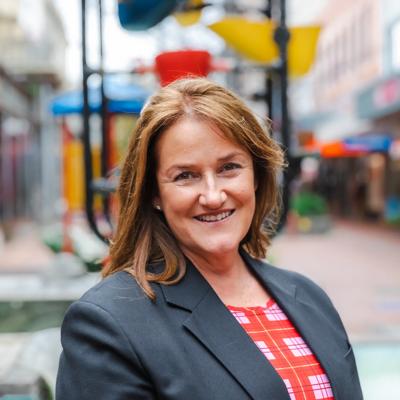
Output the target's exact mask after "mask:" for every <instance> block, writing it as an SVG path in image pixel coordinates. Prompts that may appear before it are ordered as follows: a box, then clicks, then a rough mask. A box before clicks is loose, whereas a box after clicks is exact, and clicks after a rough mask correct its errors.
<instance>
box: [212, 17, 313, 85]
mask: <svg viewBox="0 0 400 400" xmlns="http://www.w3.org/2000/svg"><path fill="white" fill-rule="evenodd" d="M276 26H277V25H276V23H275V22H274V21H271V20H269V19H267V18H263V19H257V20H251V19H247V18H244V17H240V16H232V17H227V18H224V19H222V20H221V21H218V22H216V23H214V24H211V25H209V28H210V29H211V30H212V31H214V32H215V33H217V34H218V35H219V36H221V37H222V38H223V39H224V40H225V42H226V43H227V44H228V45H229V46H230V47H232V48H233V49H234V50H235V51H237V52H238V53H239V54H241V55H242V56H244V57H245V58H247V59H249V60H251V61H255V62H258V63H262V64H272V63H274V62H275V61H277V60H278V59H279V50H278V46H277V44H276V43H275V40H274V32H275V29H276ZM320 30H321V28H320V26H299V27H293V28H290V29H289V32H290V40H289V43H288V66H289V75H290V76H291V77H293V78H295V77H300V76H302V75H304V74H306V73H307V72H308V71H309V70H310V68H311V65H312V63H313V62H314V59H315V54H316V50H317V43H318V37H319V33H320Z"/></svg>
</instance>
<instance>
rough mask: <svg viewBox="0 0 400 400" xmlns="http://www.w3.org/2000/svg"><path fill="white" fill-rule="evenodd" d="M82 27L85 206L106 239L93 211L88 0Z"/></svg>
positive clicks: (83, 7) (83, 1) (83, 3)
mask: <svg viewBox="0 0 400 400" xmlns="http://www.w3.org/2000/svg"><path fill="white" fill-rule="evenodd" d="M81 11H82V15H81V16H82V19H81V22H82V24H81V28H82V90H83V108H82V118H83V134H82V141H83V147H84V164H85V207H86V216H87V219H88V223H89V226H90V228H91V229H92V230H93V232H94V233H95V234H96V235H97V236H98V237H99V238H100V239H101V240H103V241H106V239H105V238H104V237H103V235H102V234H101V233H100V231H99V229H98V228H97V224H96V220H95V215H94V211H93V200H94V194H93V190H92V187H91V184H92V180H93V167H92V151H91V144H90V113H91V111H90V106H89V87H88V79H89V77H90V75H91V73H92V72H91V70H90V68H89V67H88V65H87V59H86V51H87V48H86V0H81Z"/></svg>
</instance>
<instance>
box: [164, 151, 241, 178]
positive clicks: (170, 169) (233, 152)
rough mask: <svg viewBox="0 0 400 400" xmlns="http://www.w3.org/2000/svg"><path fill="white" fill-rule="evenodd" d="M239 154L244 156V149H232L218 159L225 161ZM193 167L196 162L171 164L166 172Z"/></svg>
mask: <svg viewBox="0 0 400 400" xmlns="http://www.w3.org/2000/svg"><path fill="white" fill-rule="evenodd" d="M237 156H242V157H243V156H244V153H243V152H242V151H232V152H231V153H228V154H227V155H226V156H223V157H220V158H218V160H217V161H218V162H225V161H228V160H231V159H233V158H235V157H237ZM193 167H195V164H174V165H171V166H170V167H169V168H168V169H167V170H166V173H169V172H171V171H172V170H174V169H177V170H185V169H191V168H193Z"/></svg>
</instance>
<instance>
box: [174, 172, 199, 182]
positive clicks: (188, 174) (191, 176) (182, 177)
mask: <svg viewBox="0 0 400 400" xmlns="http://www.w3.org/2000/svg"><path fill="white" fill-rule="evenodd" d="M194 178H195V174H194V173H193V172H190V171H183V172H181V173H180V174H178V175H177V176H175V178H174V182H177V181H184V180H188V179H194Z"/></svg>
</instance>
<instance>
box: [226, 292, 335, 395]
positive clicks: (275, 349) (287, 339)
mask: <svg viewBox="0 0 400 400" xmlns="http://www.w3.org/2000/svg"><path fill="white" fill-rule="evenodd" d="M227 307H228V309H229V310H230V312H231V313H232V315H233V316H234V317H235V318H236V320H237V321H238V322H239V323H240V324H241V326H242V327H243V329H244V330H245V331H246V332H247V334H248V335H249V336H250V337H251V338H252V339H253V341H254V343H255V344H256V345H257V347H258V348H259V349H260V351H261V352H262V353H263V354H264V356H265V358H266V359H267V360H268V361H269V362H270V363H271V365H272V366H273V367H274V368H275V370H276V371H277V373H278V374H279V375H280V377H281V378H282V380H283V382H284V383H285V386H286V388H287V390H288V393H289V396H290V400H319V399H327V400H334V397H333V393H332V388H331V384H330V382H329V379H328V377H327V376H326V374H325V371H324V370H323V368H322V366H321V365H320V363H319V362H318V360H317V359H316V358H315V356H314V355H313V353H312V351H311V349H310V348H309V347H308V346H307V344H306V343H305V342H304V340H303V338H302V337H301V336H300V334H299V332H298V331H297V330H296V328H295V327H294V326H293V324H292V323H291V322H290V320H289V319H288V318H287V316H286V314H285V313H284V312H283V311H282V310H281V308H280V307H279V305H278V304H277V303H276V302H275V301H274V300H272V299H271V300H270V301H269V302H268V303H267V306H266V307H232V306H227Z"/></svg>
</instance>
